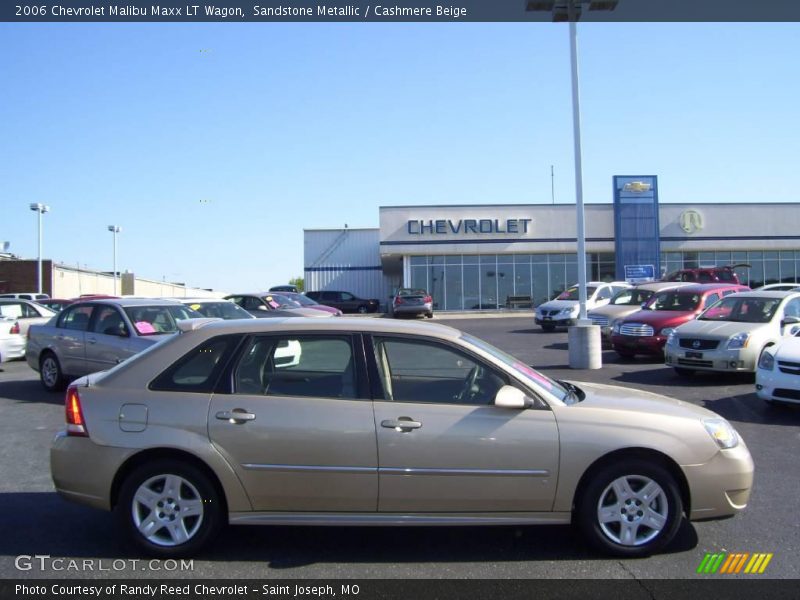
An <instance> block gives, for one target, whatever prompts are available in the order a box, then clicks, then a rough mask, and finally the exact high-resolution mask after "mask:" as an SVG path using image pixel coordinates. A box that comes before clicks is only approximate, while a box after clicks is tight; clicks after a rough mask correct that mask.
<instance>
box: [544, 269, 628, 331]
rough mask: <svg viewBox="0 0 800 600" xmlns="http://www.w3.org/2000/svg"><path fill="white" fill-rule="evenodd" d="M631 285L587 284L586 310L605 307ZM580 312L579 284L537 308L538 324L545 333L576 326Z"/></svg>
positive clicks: (616, 282)
mask: <svg viewBox="0 0 800 600" xmlns="http://www.w3.org/2000/svg"><path fill="white" fill-rule="evenodd" d="M629 287H631V285H630V284H629V283H625V282H624V281H612V282H610V283H606V282H603V281H589V282H587V283H586V310H587V311H590V310H592V309H595V308H599V307H601V306H605V305H606V304H608V303H609V302H610V301H611V298H613V297H614V295H615V294H616V293H617V292H619V291H620V290H623V289H625V288H629ZM579 310H580V306H579V300H578V284H575V285H573V286H572V287H569V288H567V289H566V290H564V291H563V292H561V293H560V294H559V295H558V296H556V297H555V298H553V299H552V300H550V301H549V302H545V303H544V304H540V305H539V306H537V307H536V317H535V319H536V324H537V325H541V326H542V329H544V330H545V331H551V330H553V329H555V328H556V327H569V326H571V325H575V323H576V322H577V320H578V312H579Z"/></svg>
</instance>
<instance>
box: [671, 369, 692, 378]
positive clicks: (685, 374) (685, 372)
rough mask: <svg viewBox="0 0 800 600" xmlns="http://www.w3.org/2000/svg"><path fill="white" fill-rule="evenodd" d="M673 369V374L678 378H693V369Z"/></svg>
mask: <svg viewBox="0 0 800 600" xmlns="http://www.w3.org/2000/svg"><path fill="white" fill-rule="evenodd" d="M672 368H673V369H675V374H676V375H678V376H679V377H694V373H695V371H694V369H687V368H685V367H672Z"/></svg>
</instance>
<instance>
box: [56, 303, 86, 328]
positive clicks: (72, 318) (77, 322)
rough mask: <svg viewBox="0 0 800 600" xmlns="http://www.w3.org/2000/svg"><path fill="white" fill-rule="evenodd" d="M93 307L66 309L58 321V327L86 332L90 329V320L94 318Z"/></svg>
mask: <svg viewBox="0 0 800 600" xmlns="http://www.w3.org/2000/svg"><path fill="white" fill-rule="evenodd" d="M93 308H94V307H92V306H86V305H84V306H71V307H69V308H67V309H65V310H64V311H63V312H62V313H61V316H60V317H59V319H58V327H60V328H62V329H71V330H73V331H86V330H87V329H89V320H90V319H91V316H92V310H93Z"/></svg>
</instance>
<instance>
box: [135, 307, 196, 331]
mask: <svg viewBox="0 0 800 600" xmlns="http://www.w3.org/2000/svg"><path fill="white" fill-rule="evenodd" d="M124 310H125V314H127V315H128V318H129V319H130V320H131V323H133V326H134V327H135V328H136V333H138V334H139V335H142V336H147V335H161V334H164V333H175V332H176V331H178V326H177V324H176V323H177V322H178V321H183V320H184V319H196V318H198V317H202V315H201V314H200V313H198V312H195V311H193V310H192V309H191V308H189V307H188V306H183V305H182V304H176V305H175V306H126V307H125V308H124Z"/></svg>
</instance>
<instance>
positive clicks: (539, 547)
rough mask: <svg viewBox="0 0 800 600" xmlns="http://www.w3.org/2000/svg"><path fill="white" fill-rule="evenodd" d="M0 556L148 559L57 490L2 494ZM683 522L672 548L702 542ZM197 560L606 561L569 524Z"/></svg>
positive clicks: (271, 539)
mask: <svg viewBox="0 0 800 600" xmlns="http://www.w3.org/2000/svg"><path fill="white" fill-rule="evenodd" d="M0 531H2V532H3V535H2V536H0V555H2V556H9V557H12V556H19V555H24V554H34V553H35V554H39V555H41V554H48V555H50V556H52V557H78V558H80V557H94V558H109V559H114V558H145V557H144V556H142V555H141V554H140V553H138V552H136V551H135V550H132V549H131V547H130V546H128V544H127V542H126V541H125V540H123V539H121V535H118V534H117V532H116V528H115V523H114V519H113V517H112V515H111V513H107V512H104V511H100V510H93V509H90V508H87V507H83V506H79V505H77V504H72V503H70V502H67V501H65V500H63V499H61V498H60V497H59V496H58V495H57V494H56V493H54V492H49V493H47V492H45V493H5V494H0ZM697 541H698V540H697V533H696V532H695V530H694V527H693V526H692V525H691V524H689V523H688V522H686V521H684V522H683V523H682V524H681V528H680V529H679V531H678V535H677V536H676V538H675V540H673V542H672V544H670V546H669V547H668V548H667V549H666V550H665V552H664V553H665V554H670V553H676V552H685V551H687V550H691V549H693V548H695V547H696V546H697ZM195 558H197V559H198V560H212V561H220V562H230V561H257V562H263V563H266V564H267V565H268V566H269V567H270V568H273V569H290V568H294V567H298V566H304V565H311V564H317V563H334V562H335V563H404V562H408V563H417V562H424V561H441V560H446V561H448V562H483V561H487V562H504V561H531V560H533V561H536V560H587V559H590V560H591V559H598V560H607V559H608V558H609V557H607V556H604V555H600V554H596V553H595V552H593V551H591V550H590V549H589V548H588V547H587V546H586V545H585V544H584V542H583V540H582V538H581V536H580V534H579V533H578V531H577V530H576V529H575V528H573V527H571V526H569V525H541V526H525V527H495V526H487V527H407V528H404V527H276V526H236V527H228V528H226V529H224V530H223V532H222V534H221V535H220V537H219V538H218V539H217V541H216V542H215V543H214V544H212V547H211V548H210V549H209V550H207V551H205V552H203V553H202V554H201V555H198V556H196V557H195Z"/></svg>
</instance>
